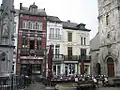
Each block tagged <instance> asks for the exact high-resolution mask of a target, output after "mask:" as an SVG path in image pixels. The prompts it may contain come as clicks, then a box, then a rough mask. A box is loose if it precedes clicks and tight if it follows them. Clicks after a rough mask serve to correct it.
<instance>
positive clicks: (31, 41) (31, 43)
mask: <svg viewBox="0 0 120 90" xmlns="http://www.w3.org/2000/svg"><path fill="white" fill-rule="evenodd" d="M30 49H34V40H30Z"/></svg>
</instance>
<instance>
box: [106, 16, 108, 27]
mask: <svg viewBox="0 0 120 90" xmlns="http://www.w3.org/2000/svg"><path fill="white" fill-rule="evenodd" d="M108 24H109V15H106V25H108Z"/></svg>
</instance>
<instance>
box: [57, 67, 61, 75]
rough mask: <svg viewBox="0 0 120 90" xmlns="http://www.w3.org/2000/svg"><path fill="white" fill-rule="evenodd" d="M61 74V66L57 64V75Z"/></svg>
mask: <svg viewBox="0 0 120 90" xmlns="http://www.w3.org/2000/svg"><path fill="white" fill-rule="evenodd" d="M59 74H60V66H57V75H59Z"/></svg>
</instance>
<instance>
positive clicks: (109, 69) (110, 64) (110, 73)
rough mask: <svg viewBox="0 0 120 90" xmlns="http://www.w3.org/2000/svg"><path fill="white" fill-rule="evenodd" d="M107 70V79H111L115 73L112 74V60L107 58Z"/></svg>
mask: <svg viewBox="0 0 120 90" xmlns="http://www.w3.org/2000/svg"><path fill="white" fill-rule="evenodd" d="M107 68H108V77H113V76H114V74H115V73H114V62H113V59H112V58H108V60H107Z"/></svg>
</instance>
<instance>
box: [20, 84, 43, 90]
mask: <svg viewBox="0 0 120 90" xmlns="http://www.w3.org/2000/svg"><path fill="white" fill-rule="evenodd" d="M20 90H45V86H44V85H43V84H42V83H33V84H31V85H29V86H28V87H26V88H25V89H20Z"/></svg>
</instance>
